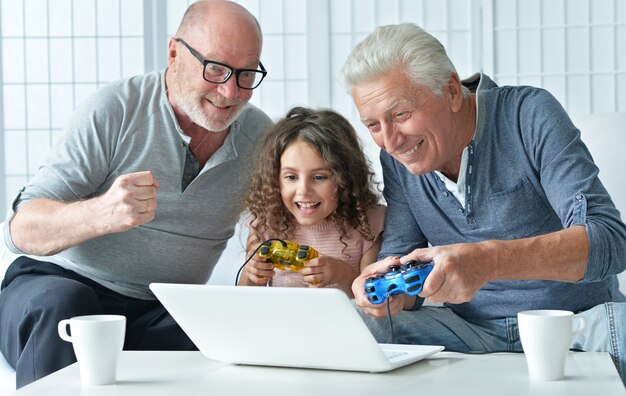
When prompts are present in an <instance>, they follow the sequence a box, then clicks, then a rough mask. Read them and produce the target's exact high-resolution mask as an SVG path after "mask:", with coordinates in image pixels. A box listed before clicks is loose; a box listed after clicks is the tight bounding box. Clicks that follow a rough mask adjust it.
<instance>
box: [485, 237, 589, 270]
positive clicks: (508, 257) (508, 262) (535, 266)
mask: <svg viewBox="0 0 626 396" xmlns="http://www.w3.org/2000/svg"><path fill="white" fill-rule="evenodd" d="M480 244H481V245H483V248H485V249H487V250H488V253H487V254H489V255H490V256H491V257H493V258H494V260H493V261H492V263H493V264H492V267H493V268H492V276H491V280H498V279H515V280H529V279H541V280H554V281H561V282H577V281H579V280H581V279H582V278H583V277H584V276H585V271H586V269H587V259H588V256H589V241H588V238H587V233H586V230H585V227H584V226H574V227H570V228H568V229H565V230H562V231H557V232H553V233H550V234H545V235H541V236H537V237H532V238H523V239H517V240H510V241H485V242H481V243H480Z"/></svg>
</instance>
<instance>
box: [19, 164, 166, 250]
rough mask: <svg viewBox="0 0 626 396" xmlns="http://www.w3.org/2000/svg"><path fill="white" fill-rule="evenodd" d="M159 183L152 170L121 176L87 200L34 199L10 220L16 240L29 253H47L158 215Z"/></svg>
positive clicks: (140, 222) (132, 225) (146, 220)
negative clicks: (98, 194)
mask: <svg viewBox="0 0 626 396" xmlns="http://www.w3.org/2000/svg"><path fill="white" fill-rule="evenodd" d="M158 188H159V182H158V181H157V180H156V179H155V178H154V176H153V175H152V172H149V171H145V172H137V173H130V174H127V175H122V176H120V177H118V178H117V179H116V180H115V181H114V182H113V185H112V186H111V187H110V188H109V190H108V191H107V192H106V193H104V194H103V195H101V196H98V197H95V198H91V199H88V200H84V201H75V202H61V201H55V200H52V199H49V198H37V199H33V200H31V201H29V202H27V203H25V204H24V205H23V206H21V207H20V209H19V210H18V211H17V213H16V214H15V216H14V217H13V219H12V220H11V222H10V227H11V228H10V229H11V239H12V240H13V243H14V244H15V246H16V247H17V248H18V249H20V250H21V251H23V252H24V253H28V254H35V255H38V256H48V255H51V254H55V253H58V252H60V251H62V250H65V249H67V248H69V247H71V246H75V245H78V244H80V243H83V242H85V241H88V240H91V239H93V238H96V237H99V236H102V235H107V234H112V233H116V232H123V231H127V230H129V229H131V228H134V227H138V226H140V225H141V224H145V223H147V222H149V221H152V220H153V219H154V210H155V209H156V207H157V201H156V193H157V189H158Z"/></svg>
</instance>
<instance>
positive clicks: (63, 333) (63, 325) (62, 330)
mask: <svg viewBox="0 0 626 396" xmlns="http://www.w3.org/2000/svg"><path fill="white" fill-rule="evenodd" d="M69 324H70V320H69V319H63V320H62V321H60V322H59V325H58V328H57V330H58V332H59V337H61V339H62V340H64V341H67V342H72V341H73V340H72V336H70V335H69V334H68V333H67V326H69Z"/></svg>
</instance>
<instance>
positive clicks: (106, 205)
mask: <svg viewBox="0 0 626 396" xmlns="http://www.w3.org/2000/svg"><path fill="white" fill-rule="evenodd" d="M158 188H159V182H158V181H157V180H156V179H155V178H154V176H153V175H152V172H150V171H144V172H136V173H129V174H126V175H122V176H119V177H118V178H117V179H115V181H114V182H113V185H111V187H110V188H109V190H108V191H107V192H106V193H105V194H103V195H101V196H100V197H97V198H95V201H94V207H95V208H96V213H94V214H95V215H97V216H100V219H101V220H102V222H103V223H104V229H105V230H106V231H105V233H114V232H123V231H127V230H129V229H132V228H135V227H139V226H140V225H142V224H146V223H148V222H150V221H152V220H154V211H155V209H156V207H157V190H158Z"/></svg>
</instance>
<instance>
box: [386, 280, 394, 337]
mask: <svg viewBox="0 0 626 396" xmlns="http://www.w3.org/2000/svg"><path fill="white" fill-rule="evenodd" d="M390 299H391V296H390V295H389V290H387V299H386V300H387V318H388V319H389V331H390V332H391V343H392V344H395V343H396V340H395V336H394V334H393V320H392V319H391V307H390V305H389V300H390Z"/></svg>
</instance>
